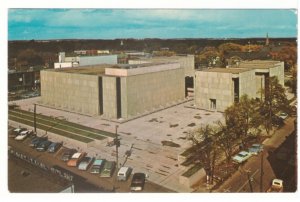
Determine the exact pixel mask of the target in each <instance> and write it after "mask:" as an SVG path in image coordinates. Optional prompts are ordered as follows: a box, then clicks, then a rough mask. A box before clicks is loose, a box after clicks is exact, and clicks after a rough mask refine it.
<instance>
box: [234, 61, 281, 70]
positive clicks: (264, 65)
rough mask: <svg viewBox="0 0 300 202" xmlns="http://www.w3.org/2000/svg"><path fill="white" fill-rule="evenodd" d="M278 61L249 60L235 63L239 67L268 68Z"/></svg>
mask: <svg viewBox="0 0 300 202" xmlns="http://www.w3.org/2000/svg"><path fill="white" fill-rule="evenodd" d="M278 63H280V61H274V60H251V61H242V62H241V63H239V64H238V65H237V67H239V68H256V69H268V68H270V67H273V66H275V65H276V64H278Z"/></svg>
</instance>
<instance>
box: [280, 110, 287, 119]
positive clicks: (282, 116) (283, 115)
mask: <svg viewBox="0 0 300 202" xmlns="http://www.w3.org/2000/svg"><path fill="white" fill-rule="evenodd" d="M279 117H280V118H282V119H283V120H284V119H286V118H287V117H288V114H287V113H285V112H281V113H280V114H279Z"/></svg>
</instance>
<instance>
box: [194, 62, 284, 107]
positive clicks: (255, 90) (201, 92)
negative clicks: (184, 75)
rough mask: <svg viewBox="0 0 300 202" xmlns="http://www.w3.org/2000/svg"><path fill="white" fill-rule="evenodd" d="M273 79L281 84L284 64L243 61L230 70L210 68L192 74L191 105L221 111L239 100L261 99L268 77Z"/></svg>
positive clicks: (264, 93) (282, 83) (282, 82)
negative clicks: (193, 84) (247, 97)
mask: <svg viewBox="0 0 300 202" xmlns="http://www.w3.org/2000/svg"><path fill="white" fill-rule="evenodd" d="M273 76H276V77H277V78H278V80H279V83H280V84H281V85H284V65H283V62H279V61H270V60H269V61H263V60H254V61H244V62H240V63H239V64H237V65H236V66H235V67H234V66H232V67H230V68H211V69H206V70H203V71H196V73H195V79H194V80H195V87H194V91H195V98H194V102H195V106H196V107H198V108H201V109H206V110H212V111H214V110H216V111H221V112H223V111H225V109H226V108H227V107H229V106H231V105H232V104H233V103H234V102H239V98H240V97H241V96H242V95H244V94H247V95H248V96H249V97H250V98H258V99H264V96H265V95H266V92H263V91H262V89H265V90H267V89H266V86H268V82H269V78H270V77H273Z"/></svg>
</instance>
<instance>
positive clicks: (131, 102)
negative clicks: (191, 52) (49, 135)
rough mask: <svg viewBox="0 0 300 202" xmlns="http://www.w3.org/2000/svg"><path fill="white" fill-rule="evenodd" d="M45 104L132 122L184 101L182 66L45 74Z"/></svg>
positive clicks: (106, 67)
mask: <svg viewBox="0 0 300 202" xmlns="http://www.w3.org/2000/svg"><path fill="white" fill-rule="evenodd" d="M41 96H42V99H41V104H44V105H47V106H52V107H55V108H59V109H64V110H67V111H72V112H77V113H82V114H86V115H91V116H102V117H104V118H107V119H120V118H122V119H130V118H133V117H137V116H139V115H143V114H146V113H149V112H152V111H155V110H156V109H159V108H163V107H166V106H170V105H173V104H176V103H177V102H179V101H183V100H184V98H185V95H184V70H183V68H181V67H180V64H179V63H155V64H154V63H153V64H152V63H151V64H140V65H118V66H117V65H115V66H112V65H100V66H99V65H98V66H90V67H82V68H67V69H54V70H46V71H42V72H41Z"/></svg>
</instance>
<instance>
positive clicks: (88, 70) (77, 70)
mask: <svg viewBox="0 0 300 202" xmlns="http://www.w3.org/2000/svg"><path fill="white" fill-rule="evenodd" d="M173 63H174V62H154V63H144V64H117V65H112V64H101V65H89V66H81V67H69V68H58V69H49V70H46V71H55V72H65V73H74V74H88V75H105V69H106V68H110V69H124V70H130V69H138V68H143V67H152V66H157V65H163V64H173Z"/></svg>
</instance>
